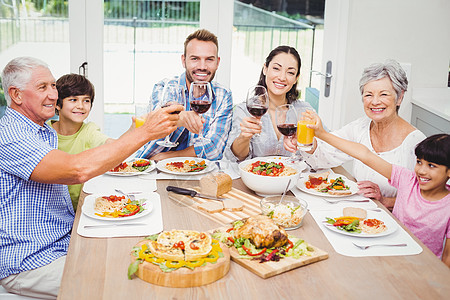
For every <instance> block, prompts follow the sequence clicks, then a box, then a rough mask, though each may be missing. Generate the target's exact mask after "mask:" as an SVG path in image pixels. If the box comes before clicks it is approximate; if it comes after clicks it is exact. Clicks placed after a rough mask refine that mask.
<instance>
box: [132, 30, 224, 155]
mask: <svg viewBox="0 0 450 300" xmlns="http://www.w3.org/2000/svg"><path fill="white" fill-rule="evenodd" d="M218 47H219V44H218V41H217V37H216V36H215V35H214V34H212V33H211V32H209V31H208V30H205V29H199V30H197V31H195V32H194V33H192V34H190V35H189V36H188V37H187V38H186V41H185V42H184V54H183V55H181V62H182V64H183V67H184V68H185V69H186V71H185V72H184V73H183V74H182V75H181V76H179V77H178V76H177V77H174V78H170V79H164V80H162V81H160V82H158V83H157V84H156V85H155V87H154V88H153V94H152V99H151V104H150V105H152V107H157V106H161V103H160V101H161V93H162V92H163V89H164V87H165V86H166V85H168V84H173V83H176V84H179V85H182V86H183V87H184V88H185V93H186V103H185V106H186V111H184V112H181V113H180V120H179V122H178V128H177V130H175V132H174V133H173V134H172V135H171V137H170V140H171V141H172V142H177V143H178V146H177V147H174V148H167V147H164V146H159V145H158V144H157V143H156V142H155V141H152V142H150V143H149V144H148V145H147V147H145V148H144V150H143V151H141V152H140V153H138V156H139V157H145V158H151V159H154V160H162V159H165V158H170V157H177V156H178V157H179V156H189V157H203V158H207V159H210V160H217V159H221V158H222V154H223V150H224V148H225V145H226V142H227V139H228V133H229V131H230V128H231V119H232V109H233V100H232V97H231V91H229V90H228V89H226V88H225V87H223V86H221V85H220V84H218V83H217V82H213V81H212V80H213V79H214V75H215V74H216V71H217V68H218V67H219V62H220V57H218ZM195 81H207V82H210V83H211V88H212V93H213V100H212V104H211V108H210V109H209V110H208V111H207V112H205V113H204V114H203V118H202V117H201V116H199V115H198V114H197V113H195V112H193V111H189V110H190V104H189V100H188V99H189V98H188V95H189V89H190V87H191V84H192V83H193V82H195ZM201 131H202V132H203V135H204V137H205V139H204V141H198V140H195V138H196V137H197V136H198V133H199V132H201ZM205 141H206V142H205Z"/></svg>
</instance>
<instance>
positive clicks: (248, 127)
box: [240, 117, 262, 139]
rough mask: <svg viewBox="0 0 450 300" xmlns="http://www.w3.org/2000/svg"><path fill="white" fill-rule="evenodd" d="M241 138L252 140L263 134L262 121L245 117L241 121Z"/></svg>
mask: <svg viewBox="0 0 450 300" xmlns="http://www.w3.org/2000/svg"><path fill="white" fill-rule="evenodd" d="M240 125H241V134H240V135H241V137H243V138H246V139H250V138H251V137H252V136H253V135H255V134H257V133H261V129H262V126H261V120H260V119H257V118H254V117H244V118H243V119H242V121H241V124H240Z"/></svg>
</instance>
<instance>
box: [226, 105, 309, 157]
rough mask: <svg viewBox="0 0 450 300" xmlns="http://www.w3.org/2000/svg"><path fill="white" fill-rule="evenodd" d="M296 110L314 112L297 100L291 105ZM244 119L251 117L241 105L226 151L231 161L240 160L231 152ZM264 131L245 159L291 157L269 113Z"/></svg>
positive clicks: (251, 145)
mask: <svg viewBox="0 0 450 300" xmlns="http://www.w3.org/2000/svg"><path fill="white" fill-rule="evenodd" d="M291 104H292V105H294V107H295V108H296V109H299V108H306V109H310V110H314V109H313V108H312V107H311V105H310V104H309V103H308V102H305V101H301V100H297V101H294V102H292V103H291ZM244 117H251V115H250V113H249V112H248V111H247V106H246V103H245V102H243V103H239V104H237V105H236V106H235V107H234V110H233V123H232V127H231V131H230V135H229V137H228V142H227V146H226V148H225V151H224V156H225V158H227V159H228V160H230V161H233V162H237V161H238V158H237V157H236V156H235V155H234V153H233V151H231V145H232V144H233V142H234V140H235V139H236V138H237V137H238V136H239V135H240V134H241V125H240V124H241V122H242V119H243V118H244ZM261 121H262V130H261V134H260V136H259V137H254V138H253V139H252V141H251V142H250V151H249V154H248V156H247V157H246V158H245V159H251V158H253V157H259V156H269V155H281V156H290V155H291V152H289V151H286V150H285V149H284V146H283V136H281V137H280V139H278V138H277V135H276V132H275V129H274V127H273V125H272V120H271V117H270V114H269V113H266V114H265V115H263V116H262V118H261Z"/></svg>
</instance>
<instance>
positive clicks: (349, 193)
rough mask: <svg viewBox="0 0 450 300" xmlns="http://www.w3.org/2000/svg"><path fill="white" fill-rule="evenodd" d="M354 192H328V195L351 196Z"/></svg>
mask: <svg viewBox="0 0 450 300" xmlns="http://www.w3.org/2000/svg"><path fill="white" fill-rule="evenodd" d="M351 194H352V191H350V190H333V189H331V190H328V195H339V196H341V195H351Z"/></svg>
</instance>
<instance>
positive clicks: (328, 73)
mask: <svg viewBox="0 0 450 300" xmlns="http://www.w3.org/2000/svg"><path fill="white" fill-rule="evenodd" d="M331 66H332V63H331V60H329V61H328V62H327V68H326V72H325V74H324V73H322V72H319V71H315V70H311V74H313V73H314V74H316V75H321V76H323V77H325V91H324V96H325V97H328V96H330V89H331V78H332V77H333V75H332V74H331Z"/></svg>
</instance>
